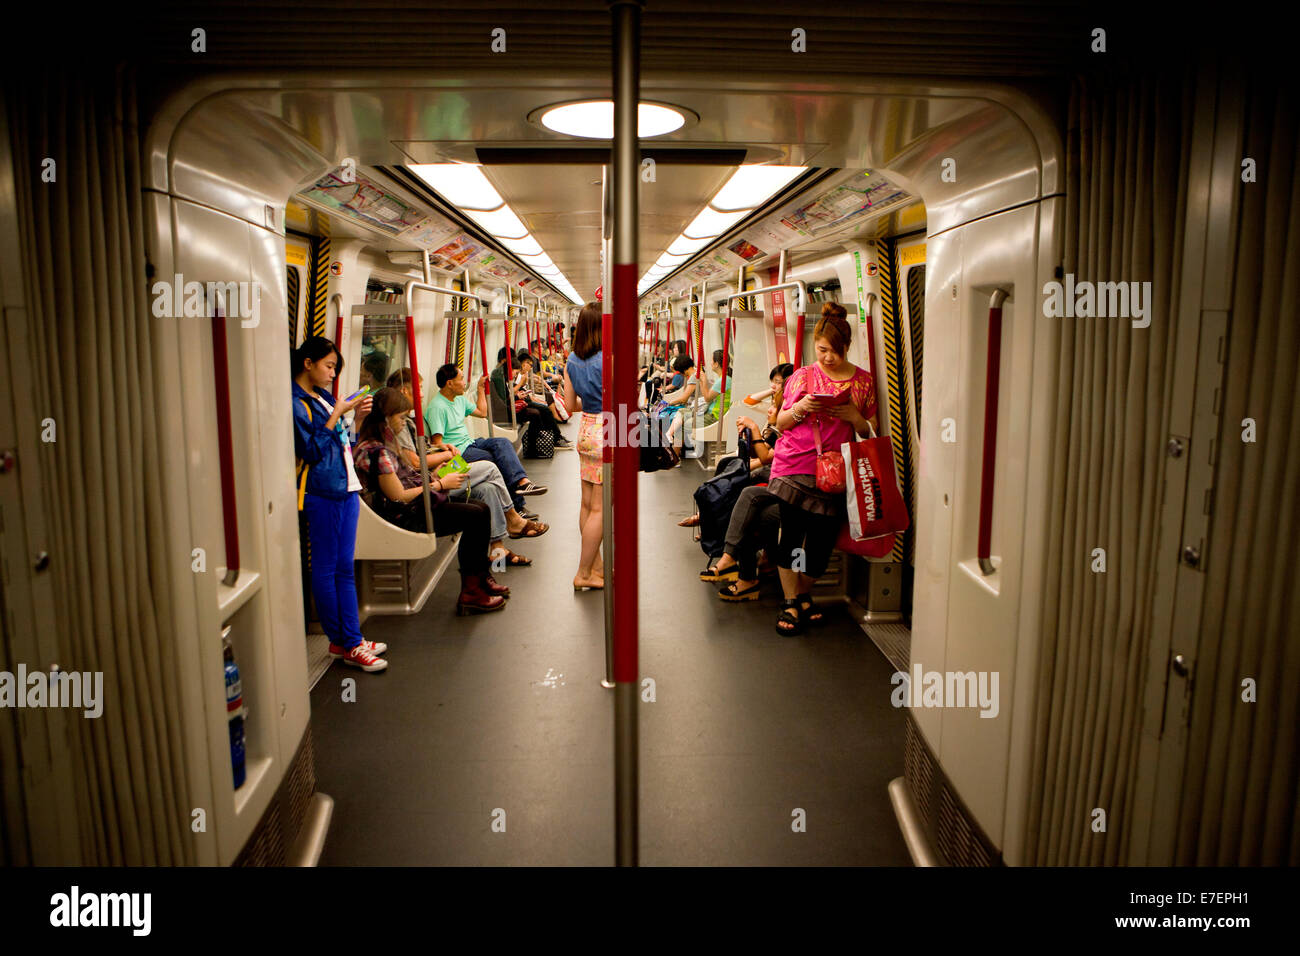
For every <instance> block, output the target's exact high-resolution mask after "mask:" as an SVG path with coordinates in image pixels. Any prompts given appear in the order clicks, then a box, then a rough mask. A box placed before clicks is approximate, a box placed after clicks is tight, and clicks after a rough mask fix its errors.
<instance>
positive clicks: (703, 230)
mask: <svg viewBox="0 0 1300 956" xmlns="http://www.w3.org/2000/svg"><path fill="white" fill-rule="evenodd" d="M744 217H745V211H744V210H741V211H739V212H718V211H717V210H716V209H710V208H709V207H708V206H705V207H704V209H703V210H702V211H701V212H700V214H699V215H698V216H696V217H695V218H694V219H693V220H692V221H691V224H690V225H689V226H687V227H686V228H685V229H684V230H683V231H682V235H683V236H685V237H686V238H687V239H714V238H716V237H718V236H720V235H722V234H723V233H724V232H726V231H727V230H728V229H730V228H731V227H732V226H734V225H735V224H736V223H738V222H740V220H741V219H743V218H744Z"/></svg>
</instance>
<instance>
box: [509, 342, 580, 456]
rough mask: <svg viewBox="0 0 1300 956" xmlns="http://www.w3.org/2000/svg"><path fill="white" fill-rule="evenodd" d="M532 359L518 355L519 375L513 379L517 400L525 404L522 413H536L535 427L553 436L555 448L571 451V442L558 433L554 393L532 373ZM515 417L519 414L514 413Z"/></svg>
mask: <svg viewBox="0 0 1300 956" xmlns="http://www.w3.org/2000/svg"><path fill="white" fill-rule="evenodd" d="M534 369H535V366H534V364H533V358H532V356H531V355H529V354H528V353H527V352H520V353H519V373H518V375H517V376H516V378H515V383H516V390H515V395H516V397H517V398H522V399H523V400H524V402H525V405H524V411H525V412H527V411H530V410H531V411H536V412H537V418H536V419H535V421H536V422H537V427H538V428H540V429H542V430H543V431H549V432H550V433H551V434H552V435H554V436H555V447H556V448H563V449H572V448H573V442H571V441H569V440H568V439H567V438H565V437H564V435H563V434H562V433H561V432H560V426H559V424H558V422H559V418H560V415H559V413H558V412H557V411H556V410H555V393H554V392H552V391H551V390H550V388H549V387H547V385H546V383H545V381H543V379H542V377H541V376H540V375H538V374H536V372H535V371H534ZM515 414H516V415H518V414H519V413H518V412H516V413H515Z"/></svg>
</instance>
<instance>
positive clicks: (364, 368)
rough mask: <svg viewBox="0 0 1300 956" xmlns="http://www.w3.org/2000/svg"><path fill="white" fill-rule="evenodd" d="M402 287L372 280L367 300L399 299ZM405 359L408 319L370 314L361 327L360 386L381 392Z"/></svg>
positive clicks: (405, 364)
mask: <svg viewBox="0 0 1300 956" xmlns="http://www.w3.org/2000/svg"><path fill="white" fill-rule="evenodd" d="M401 299H402V290H401V289H399V288H397V287H396V286H392V285H387V284H384V283H378V282H371V283H369V284H368V285H367V287H366V301H367V302H400V301H401ZM408 364H409V363H408V362H407V361H406V320H405V319H403V318H402V317H400V316H396V315H368V316H366V318H365V323H364V324H363V325H362V327H361V373H360V376H361V377H360V380H359V382H358V384H359V385H369V386H370V387H371V388H372V389H374V390H376V391H378V390H379V389H381V388H383V387H384V385H385V384H386V383H387V381H388V376H389V375H391V374H392V373H393V372H395V371H397V370H398V369H399V368H404V367H406V366H407V365H408Z"/></svg>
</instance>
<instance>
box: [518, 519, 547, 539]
mask: <svg viewBox="0 0 1300 956" xmlns="http://www.w3.org/2000/svg"><path fill="white" fill-rule="evenodd" d="M550 530H551V526H550V525H549V524H546V523H545V522H543V521H531V520H530V521H529V522H528V523H527V524H526V525H524V530H523V531H511V532H510V537H512V538H540V537H541V536H542V535H544V534H546V532H548V531H550Z"/></svg>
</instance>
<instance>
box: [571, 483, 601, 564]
mask: <svg viewBox="0 0 1300 956" xmlns="http://www.w3.org/2000/svg"><path fill="white" fill-rule="evenodd" d="M582 492H583V496H584V497H588V498H590V501H591V508H590V511H589V512H588V514H587V519H586V521H584V522H583V525H582V553H581V555H580V556H579V558H578V574H577V576H576V577H575V578H574V579H573V586H574V587H601V586H603V585H604V583H605V580H604V577H603V576H602V574H601V573H599V572H597V571H596V569H595V567H593V566H594V565H595V563H596V554H597V552H598V551H599V549H600V540H601V535H602V532H603V531H604V522H603V521H602V517H603V515H602V511H601V507H602V502H601V498H600V493H599V486H598V485H595V484H593V483H591V482H589V481H584V482H583V483H582Z"/></svg>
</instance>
